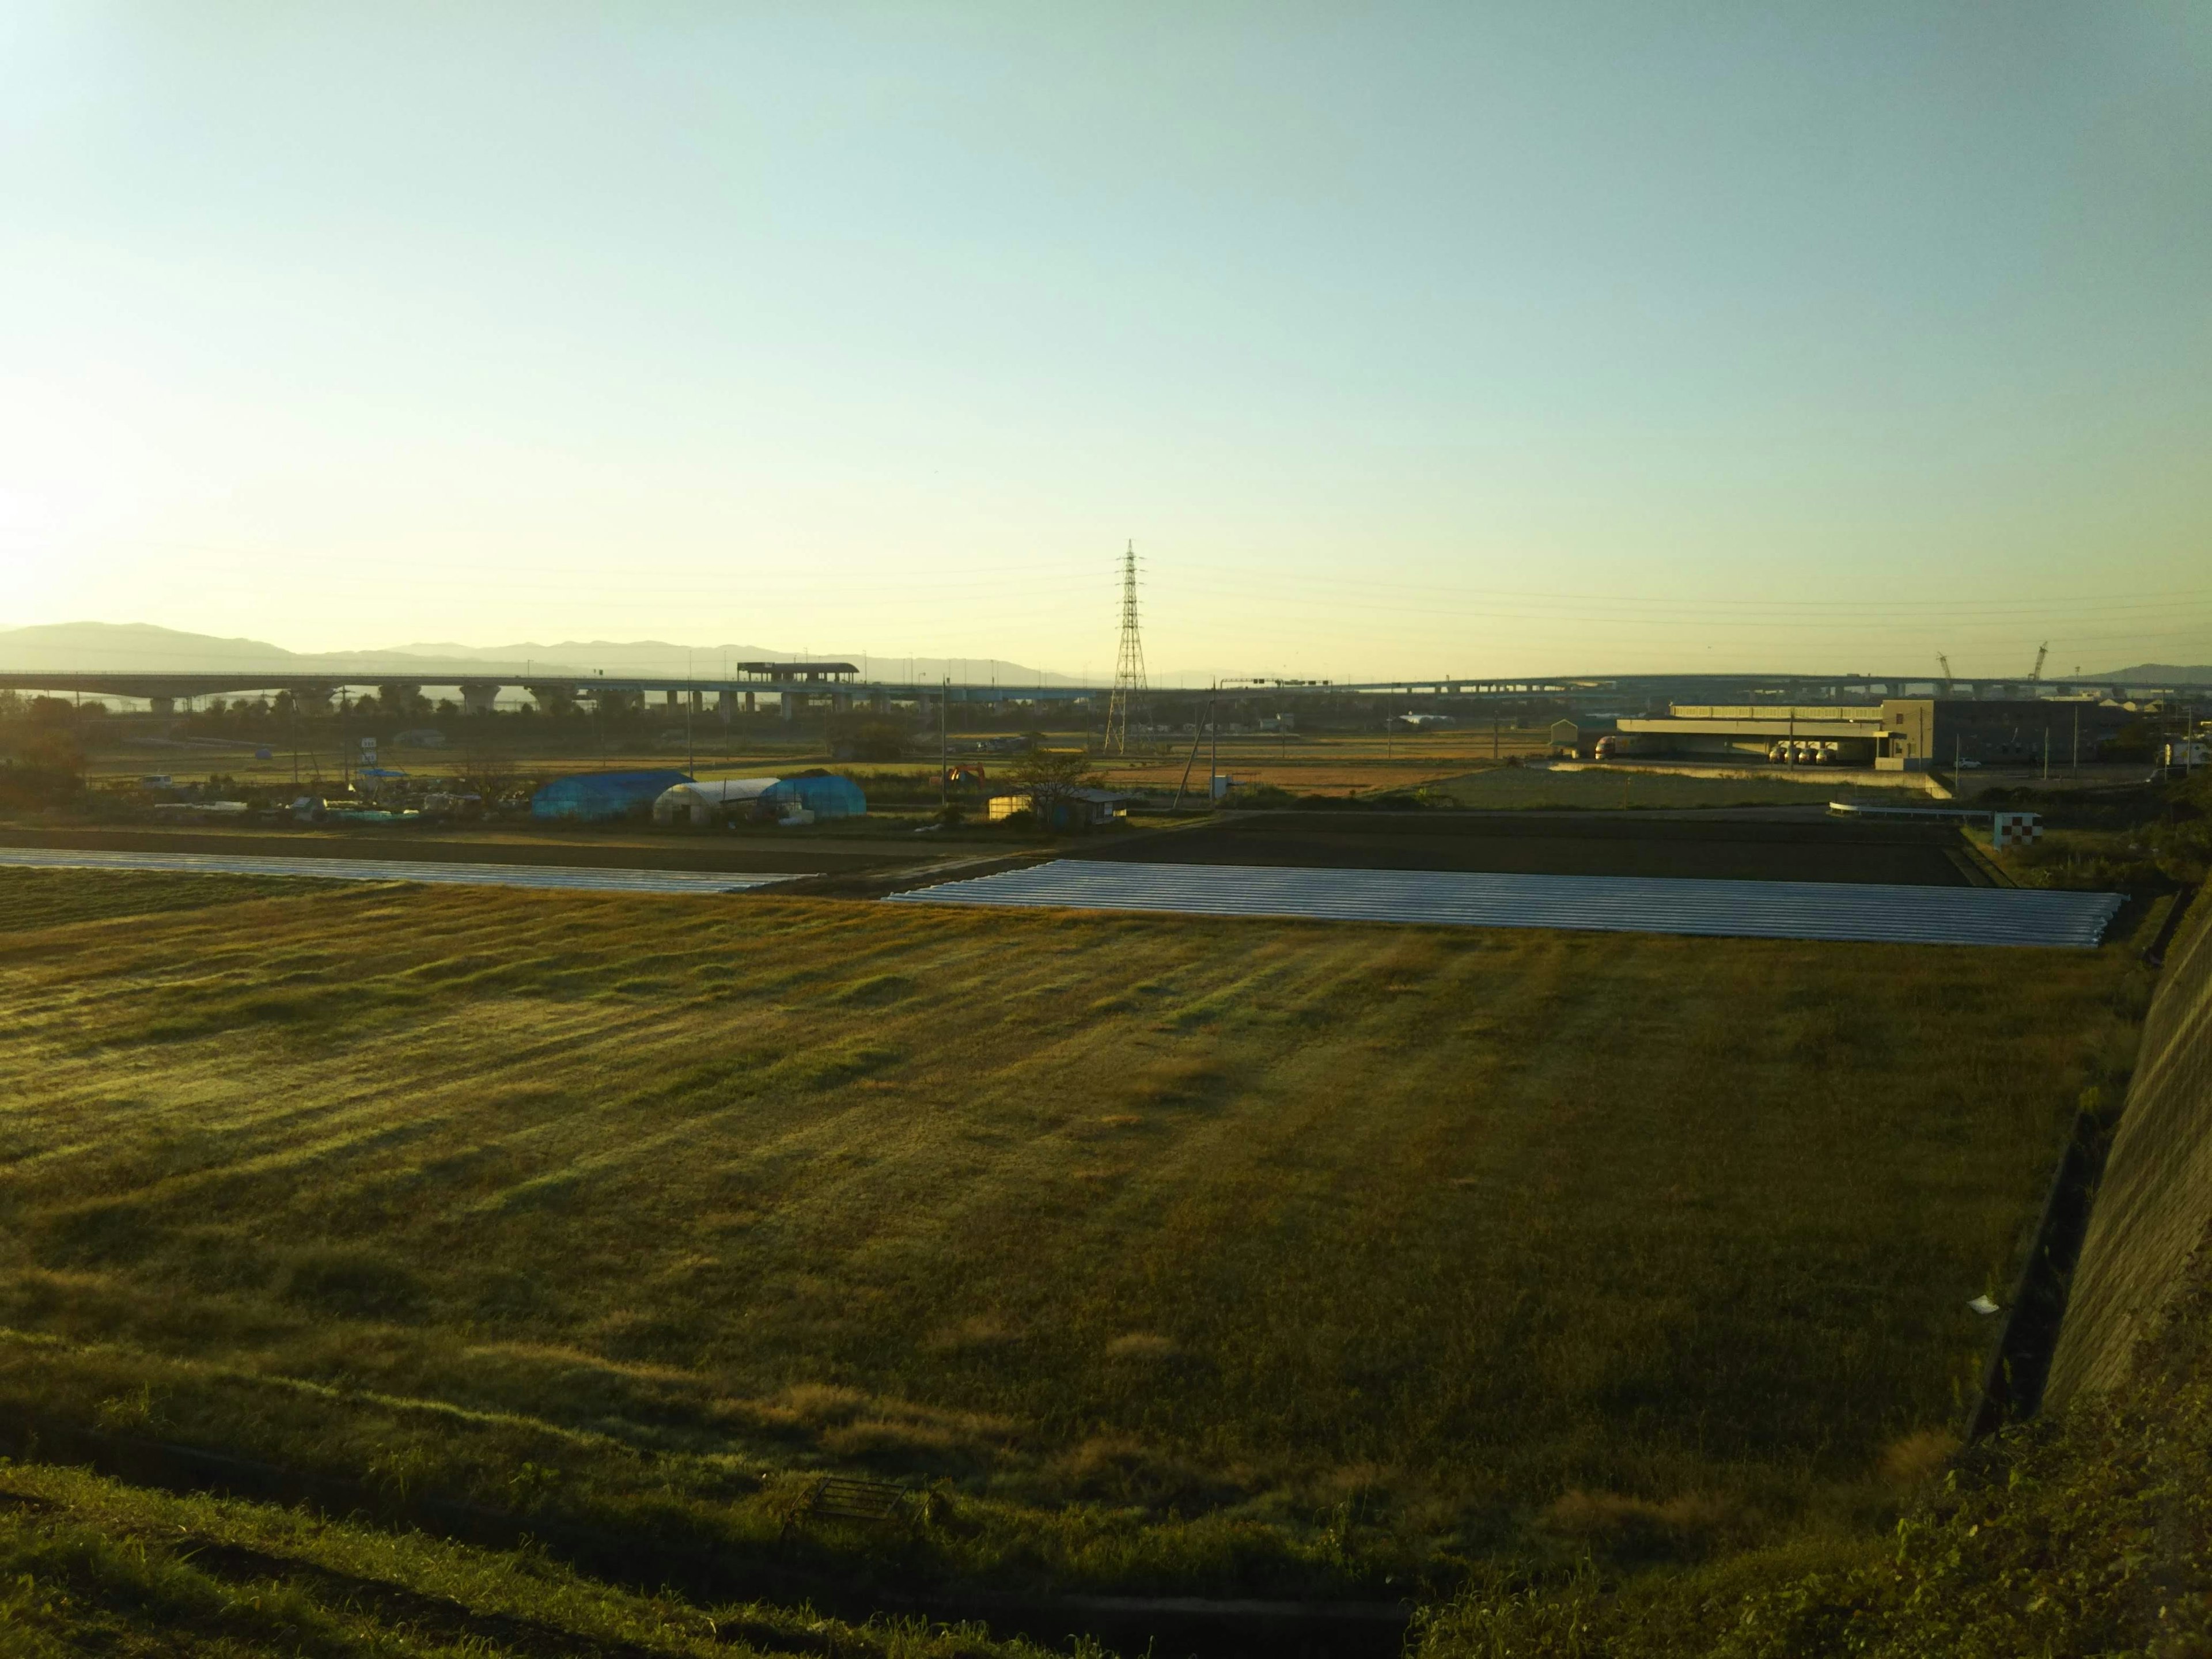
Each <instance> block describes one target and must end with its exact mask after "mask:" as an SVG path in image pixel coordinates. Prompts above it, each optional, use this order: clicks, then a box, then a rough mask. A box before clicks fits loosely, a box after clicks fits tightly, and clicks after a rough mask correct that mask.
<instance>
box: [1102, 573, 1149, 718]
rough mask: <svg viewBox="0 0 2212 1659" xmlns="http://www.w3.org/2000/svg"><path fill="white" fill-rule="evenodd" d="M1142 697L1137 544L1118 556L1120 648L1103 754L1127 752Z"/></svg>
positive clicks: (1142, 678) (1107, 709) (1115, 668)
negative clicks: (1131, 719) (1132, 718)
mask: <svg viewBox="0 0 2212 1659" xmlns="http://www.w3.org/2000/svg"><path fill="white" fill-rule="evenodd" d="M1144 694H1145V641H1143V639H1142V638H1141V637H1139V635H1138V633H1137V544H1136V543H1135V542H1131V543H1130V544H1129V545H1128V547H1127V550H1124V551H1123V553H1122V555H1121V651H1120V652H1119V653H1117V654H1116V656H1115V659H1114V695H1113V697H1112V698H1111V699H1110V700H1109V702H1107V704H1106V752H1107V753H1108V754H1109V755H1126V754H1127V753H1128V752H1129V715H1130V713H1131V711H1132V710H1133V709H1134V708H1136V706H1137V700H1138V699H1139V697H1141V696H1144Z"/></svg>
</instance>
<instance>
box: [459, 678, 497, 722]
mask: <svg viewBox="0 0 2212 1659" xmlns="http://www.w3.org/2000/svg"><path fill="white" fill-rule="evenodd" d="M500 691H501V687H500V686H499V685H497V684H495V683H494V682H492V681H490V680H463V681H462V682H461V684H460V693H461V708H462V710H463V712H465V713H466V714H490V713H491V712H492V710H493V709H494V708H495V707H496V706H497V705H498V702H499V694H500Z"/></svg>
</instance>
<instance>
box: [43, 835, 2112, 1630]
mask: <svg viewBox="0 0 2212 1659" xmlns="http://www.w3.org/2000/svg"><path fill="white" fill-rule="evenodd" d="M275 890H278V891H281V890H282V889H281V884H276V885H275ZM120 891H121V888H120V887H119V886H118V880H117V878H114V877H113V876H111V875H108V874H105V873H94V872H31V871H0V1007H4V1009H5V1011H6V1013H7V1016H8V1018H7V1021H6V1024H5V1025H4V1027H0V1217H4V1218H5V1223H6V1225H5V1228H4V1231H0V1326H4V1327H5V1331H4V1333H0V1401H5V1402H6V1404H7V1405H8V1406H9V1407H10V1408H16V1409H31V1410H34V1411H36V1412H38V1413H42V1414H44V1415H45V1416H46V1418H48V1419H53V1420H57V1421H66V1422H70V1423H76V1424H82V1425H105V1426H107V1427H110V1428H113V1429H117V1430H118V1431H132V1432H138V1433H147V1434H155V1435H158V1436H160V1437H167V1438H173V1439H175V1440H179V1441H183V1442H187V1443H194V1444H199V1445H217V1446H222V1447H228V1448H231V1449H237V1450H240V1451H242V1452H246V1453H250V1454H252V1455H256V1456H259V1457H264V1458H268V1459H270V1460H272V1461H276V1462H284V1463H287V1464H289V1465H291V1466H294V1467H296V1468H307V1469H314V1470H319V1471H323V1472H325V1473H327V1474H332V1475H337V1476H343V1477H346V1478H348V1479H352V1480H360V1481H362V1482H365V1483H367V1484H368V1486H371V1487H373V1488H374V1489H376V1490H380V1491H384V1492H389V1493H392V1494H396V1495H398V1496H401V1497H404V1496H405V1495H407V1494H409V1493H420V1492H445V1493H450V1494H453V1495H457V1496H465V1497H467V1498H471V1500H472V1501H476V1502H479V1503H487V1504H497V1505H500V1506H501V1507H505V1508H508V1509H520V1510H523V1511H525V1512H526V1513H532V1514H536V1513H540V1512H543V1513H544V1514H545V1515H548V1516H560V1517H567V1518H568V1519H571V1520H574V1521H577V1522H580V1523H587V1524H590V1525H594V1526H602V1527H617V1526H618V1527H622V1528H629V1529H631V1530H632V1531H634V1532H636V1533H639V1534H641V1535H650V1536H653V1537H656V1538H660V1539H665V1540H669V1541H672V1542H671V1548H674V1547H675V1546H676V1545H678V1544H682V1545H686V1546H687V1547H688V1545H690V1544H693V1543H696V1544H698V1545H699V1546H700V1547H702V1548H703V1549H708V1550H710V1552H711V1553H715V1555H716V1559H724V1560H730V1561H737V1562H744V1561H746V1560H750V1559H758V1560H761V1561H763V1562H766V1563H769V1564H771V1565H772V1566H773V1569H774V1571H775V1572H776V1573H781V1574H783V1575H785V1577H789V1576H790V1574H791V1573H793V1572H795V1571H799V1570H800V1569H801V1568H808V1567H809V1564H812V1565H813V1566H814V1567H818V1568H819V1569H820V1571H822V1572H823V1574H825V1575H829V1574H831V1573H832V1572H833V1571H834V1573H835V1574H836V1575H837V1576H839V1577H841V1578H842V1582H846V1583H855V1582H859V1579H858V1577H857V1576H858V1575H860V1573H861V1572H862V1567H863V1565H865V1568H866V1571H867V1572H874V1573H881V1574H883V1575H886V1576H890V1577H901V1576H903V1577H907V1578H915V1577H924V1578H927V1579H930V1580H932V1581H933V1582H942V1581H945V1580H948V1579H951V1580H965V1581H968V1582H979V1583H981V1582H987V1583H1023V1584H1030V1585H1037V1584H1045V1585H1053V1586H1058V1587H1062V1588H1066V1587H1086V1588H1092V1589H1099V1588H1114V1589H1131V1588H1154V1589H1210V1590H1220V1589H1231V1588H1246V1589H1253V1588H1260V1589H1273V1590H1278V1591H1297V1592H1301V1593H1303V1592H1308V1591H1316V1592H1326V1593H1330V1594H1375V1595H1397V1594H1401V1593H1403V1592H1404V1591H1405V1590H1406V1589H1407V1587H1408V1586H1409V1585H1411V1584H1421V1583H1425V1584H1428V1585H1431V1586H1432V1587H1441V1586H1444V1585H1448V1584H1449V1583H1453V1582H1455V1580H1456V1577H1457V1576H1458V1575H1460V1574H1462V1573H1463V1572H1464V1571H1466V1570H1467V1564H1468V1563H1469V1562H1471V1561H1474V1560H1475V1559H1480V1558H1483V1557H1486V1556H1498V1555H1500V1554H1503V1555H1504V1556H1507V1557H1519V1556H1526V1555H1528V1554H1529V1553H1538V1554H1541V1553H1543V1552H1546V1551H1557V1550H1559V1549H1563V1548H1564V1549H1574V1548H1579V1547H1582V1545H1581V1543H1580V1542H1578V1540H1583V1539H1585V1538H1586V1537H1587V1536H1588V1535H1591V1528H1593V1526H1598V1522H1594V1521H1593V1519H1592V1517H1593V1516H1595V1517H1600V1518H1601V1519H1602V1517H1606V1516H1616V1517H1617V1516H1618V1515H1620V1513H1623V1512H1624V1510H1622V1508H1621V1506H1623V1505H1626V1506H1628V1510H1627V1511H1626V1512H1632V1513H1635V1514H1638V1515H1646V1516H1649V1517H1650V1526H1649V1527H1647V1528H1644V1530H1643V1531H1642V1532H1639V1533H1638V1534H1636V1536H1637V1537H1638V1539H1640V1540H1642V1542H1638V1543H1637V1544H1636V1545H1635V1546H1634V1547H1636V1548H1638V1549H1642V1548H1646V1547H1652V1548H1657V1549H1659V1550H1661V1551H1662V1553H1664V1552H1665V1551H1670V1550H1671V1551H1676V1552H1679V1553H1699V1552H1702V1551H1705V1550H1708V1549H1712V1548H1717V1547H1725V1546H1728V1545H1730V1544H1734V1543H1738V1542H1750V1541H1758V1540H1760V1539H1765V1538H1769V1537H1771V1536H1774V1535H1776V1534H1778V1533H1781V1532H1786V1531H1787V1530H1789V1529H1790V1528H1792V1527H1794V1526H1797V1525H1800V1524H1806V1525H1817V1524H1820V1523H1821V1522H1823V1520H1824V1519H1832V1518H1834V1517H1836V1516H1842V1515H1863V1513H1864V1512H1866V1510H1868V1507H1869V1505H1873V1506H1877V1507H1878V1506H1879V1505H1880V1504H1881V1503H1883V1502H1885V1501H1887V1499H1886V1498H1885V1496H1884V1489H1883V1487H1882V1486H1881V1477H1880V1475H1879V1473H1878V1471H1879V1469H1880V1468H1881V1463H1882V1460H1883V1457H1884V1455H1885V1453H1886V1451H1887V1450H1888V1449H1892V1448H1893V1447H1894V1446H1895V1445H1897V1444H1898V1443H1912V1442H1913V1441H1914V1437H1926V1436H1928V1435H1929V1434H1931V1433H1934V1432H1937V1431H1941V1429H1942V1427H1943V1425H1947V1424H1948V1423H1950V1422H1951V1421H1953V1420H1954V1419H1955V1417H1956V1415H1957V1413H1958V1410H1959V1407H1960V1402H1961V1399H1962V1396H1963V1395H1964V1393H1965V1391H1966V1389H1969V1388H1970V1386H1971V1384H1972V1379H1973V1376H1974V1374H1975V1371H1976V1368H1977V1366H1978V1362H1979V1357H1980V1354H1981V1352H1982V1348H1983V1345H1984V1341H1985V1340H1986V1339H1987V1336H1988V1331H1987V1328H1986V1327H1985V1326H1984V1325H1983V1324H1982V1323H1981V1322H1978V1321H1977V1319H1976V1318H1975V1316H1973V1315H1972V1314H1971V1313H1969V1312H1967V1311H1966V1310H1965V1308H1964V1305H1963V1304H1964V1302H1965V1300H1966V1298H1967V1297H1970V1296H1972V1294H1974V1293H1975V1292H1976V1291H1982V1290H1984V1289H1994V1290H1997V1291H2002V1289H2003V1287H2004V1286H2005V1285H2007V1283H2008V1279H2009V1274H2010V1272H2011V1268H2012V1265H2013V1261H2014V1257H2015V1251H2016V1249H2017V1247H2018V1244H2019V1242H2020V1238H2021V1230H2022V1226H2023V1224H2024V1223H2025V1222H2026V1221H2027V1219H2028V1218H2030V1217H2031V1215H2032V1213H2033V1209H2034V1206H2035V1205H2036V1203H2037V1201H2038V1200H2039V1196H2040V1187H2041V1182H2042V1181H2043V1179H2044V1177H2045V1173H2046V1170H2047V1169H2048V1166H2049V1164H2050V1162H2051V1158H2052V1155H2053V1152H2054V1149H2055V1147H2056V1146H2057V1141H2058V1139H2059V1137H2060V1133H2061V1129H2062V1125H2063V1121H2064V1120H2065V1117H2066V1115H2067V1114H2068V1113H2069V1111H2070V1109H2071V1108H2072V1106H2073V1104H2074V1101H2075V1097H2076V1095H2077V1094H2078V1093H2079V1091H2081V1089H2082V1088H2083V1087H2085V1086H2087V1085H2089V1084H2090V1083H2092V1082H2094V1081H2097V1080H2098V1079H2100V1078H2101V1077H2103V1076H2105V1075H2106V1074H2107V1073H2110V1072H2111V1071H2112V1069H2113V1068H2114V1067H2116V1066H2119V1065H2120V1064H2122V1063H2124V1054H2125V1050H2126V1046H2127V1044H2128V1042H2129V1041H2130V1030H2131V1025H2130V1021H2131V1019H2132V1018H2133V1016H2134V1012H2135V1010H2134V1006H2133V1003H2132V1001H2131V999H2132V998H2133V997H2134V996H2135V995H2136V992H2137V987H2136V986H2135V984H2134V981H2132V979H2131V978H2130V969H2129V968H2128V965H2127V963H2128V958H2127V957H2126V956H2125V954H2124V951H2122V950H2121V949H2120V948H2118V947H2117V946H2116V947H2112V948H2109V949H2107V950H2106V951H2100V952H2095V953H2090V952H2082V953H2078V954H2076V953H2070V952H2056V951H2053V952H2044V953H2038V954H2037V956H2036V957H2035V959H2034V961H2033V964H2032V965H2033V972H2023V971H2022V969H2023V966H2024V965H2027V964H2024V963H2023V960H2022V958H2021V957H2020V956H2018V955H2016V954H2015V953H2012V952H2006V951H1987V952H1978V953H1977V952H1967V951H1935V950H1909V949H1905V948H1901V947H1885V946H1834V945H1797V944H1786V943H1773V942H1759V941H1732V940H1690V939H1663V938H1638V937H1626V936H1623V937H1600V936H1588V935H1584V936H1577V935H1545V934H1527V933H1514V934H1511V935H1502V934H1501V935H1492V934H1485V933H1467V932H1456V931H1455V932H1452V933H1445V932H1443V931H1438V932H1434V933H1431V932H1425V931H1421V930H1407V929H1390V928H1383V927H1330V926H1322V925H1300V924H1285V923H1270V922H1208V923H1201V924H1192V923H1188V922H1185V921H1178V920H1176V919H1169V918H1143V919H1139V918H1127V917H1119V918H1117V917H1058V916H1053V915H966V914H960V913H948V912H936V911H929V910H924V909H919V908H916V909H900V910H896V911H894V910H891V909H890V908H878V907H874V906H868V905H860V904H839V903H836V902H799V901H791V900H783V901H775V900H767V899H759V898H736V899H720V900H692V899H651V900H646V899H635V898H623V899H611V898H601V897H595V896H567V895H564V896H550V895H540V894H520V893H507V892H498V891H489V890H465V891H462V890H421V889H408V888H381V887H358V888H356V887H337V888H331V887H330V886H328V885H327V884H316V888H315V890H313V891H312V892H308V893H305V894H302V895H300V896H267V897H264V896H252V895H251V894H247V893H245V892H240V891H237V890H231V889H229V888H212V887H209V886H206V885H204V884H201V883H200V882H199V881H198V879H197V878H176V879H175V880H174V881H173V882H161V881H156V880H152V879H150V878H149V880H147V881H145V882H143V883H141V884H139V885H138V886H137V888H136V889H135V891H136V893H137V899H136V900H135V901H133V902H136V903H137V906H138V907H139V912H138V914H135V915H123V914H118V911H119V910H120V909H121V908H122V904H123V901H121V900H118V896H117V895H118V892H120ZM186 902H193V903H197V908H162V907H164V906H175V905H180V904H184V903H186ZM79 917H81V918H82V920H73V919H72V918H79ZM809 1468H846V1469H853V1470H859V1471H866V1472H873V1473H876V1474H880V1475H883V1476H887V1477H891V1478H896V1479H900V1480H906V1481H908V1482H910V1483H913V1484H916V1485H921V1486H931V1487H933V1489H934V1491H935V1492H936V1496H935V1498H933V1500H932V1504H931V1507H930V1508H929V1510H927V1517H926V1523H925V1524H923V1525H921V1527H920V1528H918V1529H917V1530H915V1531H914V1532H912V1533H911V1534H901V1536H900V1538H899V1539H898V1540H896V1541H894V1542H891V1543H887V1542H885V1541H883V1540H881V1539H878V1538H876V1537H873V1536H872V1535H866V1534H861V1533H859V1532H856V1531H851V1530H850V1529H848V1530H844V1531H841V1530H840V1529H839V1528H836V1527H835V1526H812V1525H811V1524H809V1523H806V1522H804V1521H803V1519H801V1518H799V1517H798V1516H796V1514H795V1510H794V1508H793V1505H794V1504H795V1503H796V1502H797V1501H798V1500H797V1494H799V1493H800V1492H802V1490H803V1489H802V1488H800V1487H799V1486H796V1485H795V1484H794V1481H793V1472H794V1471H800V1470H805V1469H809ZM1604 1524H1605V1525H1607V1526H1609V1525H1610V1524H1611V1523H1610V1522H1605V1523H1604ZM794 1526H795V1527H796V1528H797V1535H796V1538H794V1534H793V1528H794ZM1603 1530H1604V1528H1603V1527H1602V1526H1599V1531H1600V1532H1603ZM1605 1535H1607V1536H1610V1535H1611V1534H1605ZM1654 1537H1656V1538H1657V1539H1658V1540H1659V1541H1658V1542H1657V1543H1656V1544H1653V1543H1652V1541H1651V1540H1652V1539H1653V1538H1654ZM1601 1547H1604V1546H1603V1545H1602V1542H1601ZM794 1563H797V1564H798V1565H796V1566H794V1565H793V1564H794ZM856 1564H860V1565H856ZM809 1570H811V1568H809ZM763 1571H764V1572H765V1571H769V1568H768V1567H763Z"/></svg>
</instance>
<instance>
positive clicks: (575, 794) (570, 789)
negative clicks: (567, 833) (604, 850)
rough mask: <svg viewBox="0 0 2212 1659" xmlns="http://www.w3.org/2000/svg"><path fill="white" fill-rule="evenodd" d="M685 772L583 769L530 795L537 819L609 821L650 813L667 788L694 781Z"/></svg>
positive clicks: (531, 813) (531, 809)
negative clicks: (586, 770)
mask: <svg viewBox="0 0 2212 1659" xmlns="http://www.w3.org/2000/svg"><path fill="white" fill-rule="evenodd" d="M690 781H691V780H690V776H689V775H687V774H685V773H683V772H671V771H659V772H581V773H579V774H577V775H575V776H574V777H573V778H556V779H554V780H553V781H552V782H550V783H549V784H547V785H546V786H545V787H544V788H542V789H540V790H539V791H538V793H536V794H534V795H532V797H531V798H530V816H531V817H533V818H567V819H569V820H572V821H581V822H584V823H605V822H606V821H607V820H609V819H611V818H626V817H635V816H639V815H642V814H645V813H649V812H651V811H653V802H654V800H655V799H658V798H659V795H660V793H661V792H662V791H663V790H665V789H671V788H673V787H675V786H676V785H678V784H679V783H689V782H690Z"/></svg>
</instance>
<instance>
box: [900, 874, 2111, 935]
mask: <svg viewBox="0 0 2212 1659" xmlns="http://www.w3.org/2000/svg"><path fill="white" fill-rule="evenodd" d="M890 902H899V903H908V904H988V905H1000V904H1003V905H1024V906H1028V905H1038V906H1053V905H1057V906H1065V907H1067V908H1073V909H1080V910H1159V911H1170V912H1176V913H1181V914H1188V915H1217V916H1299V917H1311V918H1315V919H1318V920H1323V921H1398V922H1425V923H1431V924H1441V925H1443V926H1449V927H1562V928H1570V929H1577V930H1585V929H1587V930H1595V931H1599V932H1604V933H1709V934H1721V935H1734V936H1739V937H1745V938H1752V939H1868V940H1879V941H1887V942H1890V943H1895V944H1910V945H2084V946H2086V945H2095V944H2096V943H2097V942H2098V941H2099V940H2100V939H2102V938H2103V936H2104V931H2105V928H2106V927H2107V926H2108V925H2109V924H2110V923H2111V921H2112V918H2113V916H2114V915H2117V914H2118V911H2119V908H2120V903H2121V899H2120V896H2119V895H2118V894H2117V893H2056V892H2045V891H2041V890H2028V889H2024V888H2002V887H1901V886H1891V885H1877V884H1869V883H1855V882H1814V881H1692V880H1677V879H1668V878H1653V877H1644V876H1513V875H1498V874H1492V873H1489V872H1462V871H1439V870H1299V869H1282V868H1275V867H1263V866H1255V865H1248V864H1115V863H1110V862H1107V861H1104V860H1088V859H1085V860H1073V859H1057V860H1054V861H1053V862H1051V863H1049V864H1042V865H1035V866H1030V868H1028V869H1024V870H1009V871H1006V872H1002V873H1000V874H999V875H994V876H981V877H978V878H975V880H972V881H958V882H948V883H946V884H944V885H942V886H939V887H924V888H919V889H916V890H912V891H908V892H903V893H894V894H892V895H890Z"/></svg>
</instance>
